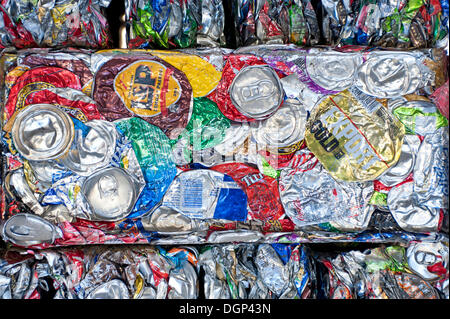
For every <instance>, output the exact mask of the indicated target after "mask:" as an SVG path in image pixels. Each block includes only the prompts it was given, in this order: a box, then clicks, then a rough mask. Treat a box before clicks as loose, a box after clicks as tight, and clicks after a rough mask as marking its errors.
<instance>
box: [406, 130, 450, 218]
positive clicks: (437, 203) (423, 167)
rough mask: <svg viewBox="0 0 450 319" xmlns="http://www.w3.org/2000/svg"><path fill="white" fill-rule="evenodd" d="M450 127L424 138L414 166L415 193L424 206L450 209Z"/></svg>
mask: <svg viewBox="0 0 450 319" xmlns="http://www.w3.org/2000/svg"><path fill="white" fill-rule="evenodd" d="M448 155H449V154H448V127H441V128H440V129H438V130H437V131H436V133H433V134H428V135H426V136H425V137H424V139H423V141H422V143H421V144H420V147H419V152H418V154H417V159H416V163H415V165H414V193H415V194H416V196H417V200H418V202H419V203H421V204H422V205H426V206H428V207H430V208H431V207H432V208H443V209H448V195H449V192H448V187H449V186H448V169H449V165H448V161H449V158H448Z"/></svg>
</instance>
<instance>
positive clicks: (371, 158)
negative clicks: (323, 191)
mask: <svg viewBox="0 0 450 319" xmlns="http://www.w3.org/2000/svg"><path fill="white" fill-rule="evenodd" d="M404 135H405V127H404V125H403V124H402V123H401V122H400V121H398V120H397V119H396V118H394V117H393V116H392V115H391V114H390V113H389V112H388V111H387V110H386V109H385V108H384V107H383V106H382V105H381V103H378V102H377V101H376V100H375V99H373V98H372V97H370V96H368V95H366V94H364V93H362V92H361V91H360V90H358V89H357V88H355V87H352V88H350V89H349V90H345V91H342V92H340V93H337V94H334V95H330V96H327V97H325V98H324V99H323V100H322V101H321V102H319V103H318V104H317V105H316V106H315V108H314V110H313V112H312V114H311V116H310V118H309V119H308V122H307V124H306V132H305V140H306V145H307V147H308V149H309V150H310V151H311V152H313V153H314V155H315V156H316V157H317V158H318V159H319V161H320V162H321V163H322V165H323V167H324V168H325V169H326V170H327V171H328V172H329V173H330V174H331V176H333V177H334V178H336V179H338V180H343V181H348V182H351V181H361V182H362V181H370V180H374V179H376V178H377V177H378V176H379V175H381V174H382V173H383V172H384V171H385V170H387V169H388V168H390V167H391V166H392V165H394V164H395V163H396V162H397V161H398V159H399V158H400V154H401V147H402V144H403V137H404Z"/></svg>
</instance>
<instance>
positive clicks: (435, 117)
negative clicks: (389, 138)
mask: <svg viewBox="0 0 450 319" xmlns="http://www.w3.org/2000/svg"><path fill="white" fill-rule="evenodd" d="M392 113H393V114H394V115H395V116H396V117H397V118H398V119H399V120H400V122H402V123H403V124H404V125H405V127H406V129H407V131H408V132H412V133H414V134H417V135H420V136H425V135H427V134H432V133H434V132H436V131H437V130H438V129H439V128H441V127H444V126H448V120H447V119H446V118H445V117H444V116H442V114H441V113H440V112H439V110H438V108H437V107H436V105H435V104H434V103H432V102H426V101H419V100H418V101H409V102H406V103H404V104H401V105H396V106H395V107H393V109H392Z"/></svg>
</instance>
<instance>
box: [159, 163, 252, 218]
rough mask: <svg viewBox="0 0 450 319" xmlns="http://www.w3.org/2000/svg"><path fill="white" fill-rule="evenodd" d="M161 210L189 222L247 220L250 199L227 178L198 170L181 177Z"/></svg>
mask: <svg viewBox="0 0 450 319" xmlns="http://www.w3.org/2000/svg"><path fill="white" fill-rule="evenodd" d="M161 205H162V206H167V207H170V208H174V209H177V210H178V211H180V212H182V213H183V214H185V215H186V216H188V217H190V218H199V219H210V218H214V219H227V220H237V221H244V220H246V219H247V195H246V194H245V193H244V191H243V190H242V189H241V187H240V186H239V185H238V184H237V183H236V182H235V181H234V180H233V179H232V178H231V177H230V176H228V175H225V174H222V173H219V172H216V171H213V170H208V169H196V170H190V171H185V172H183V173H181V174H179V175H178V176H177V177H176V178H175V179H174V181H173V182H172V184H171V185H170V187H169V188H168V189H167V192H166V193H165V195H164V197H163V199H162V204H161Z"/></svg>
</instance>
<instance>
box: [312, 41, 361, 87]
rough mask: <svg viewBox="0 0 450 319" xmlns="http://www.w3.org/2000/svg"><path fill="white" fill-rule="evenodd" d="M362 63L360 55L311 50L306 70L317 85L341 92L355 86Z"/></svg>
mask: <svg viewBox="0 0 450 319" xmlns="http://www.w3.org/2000/svg"><path fill="white" fill-rule="evenodd" d="M362 62H363V59H362V55H361V54H360V53H354V52H352V53H342V52H338V51H322V52H321V51H312V50H311V51H310V52H308V54H307V55H306V70H307V72H308V74H309V76H310V77H311V79H312V80H313V81H314V83H316V84H317V85H319V86H321V87H322V88H324V89H326V90H330V91H335V92H340V91H343V90H345V89H348V88H349V87H350V86H352V85H353V83H354V81H355V75H356V71H357V69H358V67H359V66H360V65H361V63H362Z"/></svg>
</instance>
